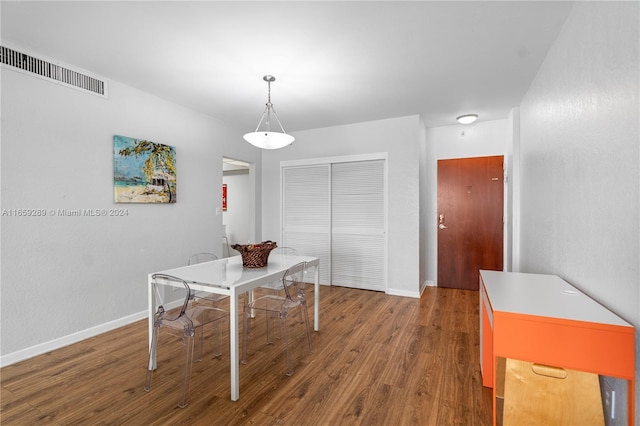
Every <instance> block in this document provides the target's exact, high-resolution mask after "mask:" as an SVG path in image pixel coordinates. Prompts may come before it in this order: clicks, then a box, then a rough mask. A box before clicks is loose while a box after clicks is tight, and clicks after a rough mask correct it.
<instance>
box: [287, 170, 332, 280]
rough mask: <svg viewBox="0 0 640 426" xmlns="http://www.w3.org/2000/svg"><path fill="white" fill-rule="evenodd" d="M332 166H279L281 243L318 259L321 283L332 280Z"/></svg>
mask: <svg viewBox="0 0 640 426" xmlns="http://www.w3.org/2000/svg"><path fill="white" fill-rule="evenodd" d="M330 176H331V165H330V164H320V165H313V166H300V167H285V168H283V169H282V185H283V188H282V194H283V196H282V202H283V205H282V237H283V241H282V242H281V243H280V242H279V243H278V245H280V246H287V247H293V248H294V249H296V251H297V252H298V253H299V254H302V255H305V256H315V257H317V258H318V259H320V282H321V283H323V284H329V283H331V278H330V248H331V246H330V243H331V242H330V237H331V205H330V202H331V197H330V194H331V186H330V185H331V179H330Z"/></svg>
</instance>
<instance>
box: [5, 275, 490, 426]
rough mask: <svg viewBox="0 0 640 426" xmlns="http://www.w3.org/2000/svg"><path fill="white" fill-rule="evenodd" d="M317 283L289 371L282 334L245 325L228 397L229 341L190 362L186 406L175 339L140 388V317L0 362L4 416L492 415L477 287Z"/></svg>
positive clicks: (465, 420)
mask: <svg viewBox="0 0 640 426" xmlns="http://www.w3.org/2000/svg"><path fill="white" fill-rule="evenodd" d="M321 291H322V297H321V318H320V320H321V323H320V324H321V325H320V332H317V333H314V336H313V339H314V340H313V343H314V353H313V354H308V353H306V352H305V350H304V349H305V345H304V340H303V337H302V336H301V335H299V337H297V338H298V339H299V340H297V342H298V343H299V345H298V347H299V348H300V350H299V351H297V352H294V354H293V356H294V359H295V361H294V362H295V373H294V375H293V376H291V377H287V376H285V375H284V374H283V371H284V361H283V358H282V353H281V349H282V346H281V344H280V341H276V342H275V344H274V345H264V344H263V343H264V334H262V335H260V333H264V331H263V330H264V327H263V326H261V324H258V323H256V325H254V326H253V328H252V333H253V335H252V336H251V346H250V352H249V358H248V363H247V364H246V365H241V367H240V379H241V382H240V400H239V401H237V402H232V401H231V400H230V399H229V395H230V389H229V367H228V362H229V358H228V349H226V350H225V351H223V355H222V357H221V358H219V359H215V358H213V357H212V356H211V355H207V354H205V359H204V361H203V362H198V363H195V364H194V370H193V374H192V378H191V392H190V399H189V405H188V406H187V407H186V408H183V409H181V408H178V407H177V406H176V404H177V401H178V399H179V395H178V389H179V386H178V380H179V378H180V375H181V371H180V370H179V369H178V367H179V365H180V361H181V359H180V355H181V353H182V352H181V350H182V348H181V345H180V344H179V343H177V342H175V341H174V342H173V343H174V344H170V346H171V349H165V346H161V349H160V351H162V352H159V354H158V370H156V372H155V374H154V381H153V386H152V388H151V391H150V392H148V393H147V392H145V391H144V390H143V384H144V379H145V372H146V361H147V323H146V320H145V321H138V322H136V323H133V324H130V325H128V326H126V327H122V328H120V329H117V330H114V331H111V332H108V333H105V334H102V335H100V336H97V337H94V338H91V339H87V340H85V341H82V342H80V343H76V344H74V345H71V346H68V347H65V348H62V349H59V350H56V351H52V352H50V353H47V354H44V355H40V356H37V357H34V358H32V359H29V360H26V361H23V362H20V363H16V364H13V365H10V366H7V367H4V368H2V369H1V370H0V382H1V385H2V394H1V410H0V423H1V424H2V425H6V426H8V425H31V424H47V425H103V424H104V425H112V424H113V425H121V424H122V425H125V424H126V425H164V424H171V425H175V424H188V425H232V424H257V425H263V424H266V425H275V424H278V425H343V424H344V425H450V424H462V425H488V424H490V423H491V390H490V389H488V388H483V387H482V384H481V377H480V367H479V354H478V351H479V335H478V292H476V291H468V290H454V289H442V288H440V289H438V288H432V287H428V288H427V289H426V290H425V292H424V294H423V296H422V298H421V299H411V298H403V297H396V296H388V295H385V294H383V293H379V292H372V291H365V290H354V289H348V288H340V287H322V288H321ZM309 298H310V299H311V300H310V301H309V304H310V305H312V299H313V296H312V295H311V297H309ZM310 311H311V308H310ZM260 320H262V321H264V318H262V319H260V318H256V319H255V320H254V321H260ZM296 327H299V326H296ZM299 331H301V330H299ZM162 343H164V342H161V343H160V344H162ZM175 343H177V344H175ZM206 349H207V348H205V350H206ZM209 349H210V348H209Z"/></svg>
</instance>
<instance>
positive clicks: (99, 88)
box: [0, 46, 108, 98]
mask: <svg viewBox="0 0 640 426" xmlns="http://www.w3.org/2000/svg"><path fill="white" fill-rule="evenodd" d="M0 63H1V64H4V65H8V66H9V67H11V69H14V70H16V71H21V72H23V73H25V74H29V75H32V76H35V77H40V78H42V79H45V80H49V81H52V82H55V83H58V84H62V85H64V86H68V87H72V88H74V89H79V90H82V91H84V92H89V93H92V94H94V95H98V96H102V97H104V98H107V97H108V90H107V89H108V85H107V80H106V79H103V78H100V77H96V76H92V75H89V73H87V72H85V71H81V70H73V69H71V68H70V67H67V66H62V65H59V64H55V63H53V62H50V61H47V60H44V59H40V58H36V57H35V56H32V55H28V54H26V53H22V52H19V51H17V50H14V49H11V48H8V47H6V46H0Z"/></svg>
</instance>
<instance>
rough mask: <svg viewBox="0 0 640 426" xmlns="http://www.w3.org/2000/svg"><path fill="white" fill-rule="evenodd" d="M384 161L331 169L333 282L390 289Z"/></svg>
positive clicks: (383, 289) (340, 164) (361, 162)
mask: <svg viewBox="0 0 640 426" xmlns="http://www.w3.org/2000/svg"><path fill="white" fill-rule="evenodd" d="M384 165H385V162H384V160H371V161H357V162H346V163H334V164H332V168H331V282H332V284H333V285H339V286H344V287H353V288H362V289H368V290H378V291H386V273H385V270H386V254H385V251H386V250H385V246H386V244H385V173H384Z"/></svg>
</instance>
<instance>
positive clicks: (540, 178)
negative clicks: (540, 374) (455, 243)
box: [520, 2, 640, 425]
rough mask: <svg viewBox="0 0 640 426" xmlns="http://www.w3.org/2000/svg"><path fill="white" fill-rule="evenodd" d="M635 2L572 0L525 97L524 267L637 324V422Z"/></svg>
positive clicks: (639, 166)
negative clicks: (557, 279) (567, 285)
mask: <svg viewBox="0 0 640 426" xmlns="http://www.w3.org/2000/svg"><path fill="white" fill-rule="evenodd" d="M638 17H639V4H638V3H637V2H577V3H576V4H575V5H574V8H573V10H572V12H571V14H570V16H569V18H568V19H567V21H566V23H565V26H564V27H563V30H562V31H561V33H560V35H559V36H558V39H557V41H556V42H555V44H554V45H553V47H552V48H551V49H550V50H549V52H548V54H547V57H546V59H545V61H544V63H543V65H542V66H541V68H540V70H539V72H538V74H537V76H536V78H535V80H534V81H533V83H532V84H531V86H530V88H529V91H528V92H527V94H526V96H525V98H524V100H523V102H522V104H521V106H520V117H521V138H520V143H521V146H520V149H521V153H520V163H521V191H520V196H521V199H522V205H521V256H520V262H521V268H520V269H521V270H522V271H523V272H538V273H551V274H557V275H559V276H561V277H562V278H564V279H565V280H567V281H568V282H570V283H571V284H573V285H575V286H576V287H578V288H580V289H581V290H582V291H584V292H585V293H587V294H589V295H590V296H592V297H593V298H594V299H596V300H597V301H599V302H600V303H601V304H603V305H604V306H606V307H608V308H609V309H611V310H612V311H614V312H615V313H617V314H618V315H619V316H621V317H622V318H624V319H626V320H627V321H628V322H630V323H631V324H633V325H634V326H635V328H636V338H635V340H636V377H635V380H636V389H635V395H636V404H635V407H636V419H635V424H636V425H638V424H639V422H640V415H639V414H638V412H639V411H640V374H639V371H640V357H639V355H638V354H639V353H640V205H639V199H640V149H639V136H640V123H639V121H640V109H639V102H640V99H639V92H640V87H639V76H640V65H639V64H640V55H639V51H638V50H639V49H638V48H639V46H638V41H639V39H640V37H639V36H640V34H639V32H640V30H639V28H640V25H639V18H638Z"/></svg>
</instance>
